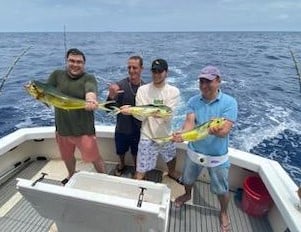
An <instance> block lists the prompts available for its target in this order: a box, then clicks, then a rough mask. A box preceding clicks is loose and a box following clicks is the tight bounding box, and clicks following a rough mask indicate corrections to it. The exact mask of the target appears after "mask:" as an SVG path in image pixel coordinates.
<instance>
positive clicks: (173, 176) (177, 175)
mask: <svg viewBox="0 0 301 232" xmlns="http://www.w3.org/2000/svg"><path fill="white" fill-rule="evenodd" d="M167 175H168V177H169V178H171V179H174V180H178V179H179V178H180V177H181V174H180V173H179V172H177V171H173V172H169V173H168V174H167Z"/></svg>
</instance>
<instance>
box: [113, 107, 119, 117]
mask: <svg viewBox="0 0 301 232" xmlns="http://www.w3.org/2000/svg"><path fill="white" fill-rule="evenodd" d="M111 108H113V110H112V111H111V113H112V114H113V115H117V114H119V113H120V108H118V107H117V106H112V107H111Z"/></svg>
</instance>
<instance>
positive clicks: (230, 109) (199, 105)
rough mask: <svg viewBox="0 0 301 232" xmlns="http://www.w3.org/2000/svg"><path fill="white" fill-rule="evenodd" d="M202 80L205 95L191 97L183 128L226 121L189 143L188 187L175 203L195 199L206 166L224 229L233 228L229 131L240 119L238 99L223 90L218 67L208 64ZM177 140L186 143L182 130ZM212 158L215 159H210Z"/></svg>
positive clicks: (185, 179)
mask: <svg viewBox="0 0 301 232" xmlns="http://www.w3.org/2000/svg"><path fill="white" fill-rule="evenodd" d="M198 79H199V86H200V91H201V94H197V95H195V96H193V97H191V98H190V99H189V101H188V103H187V114H186V120H185V122H184V125H183V130H182V131H188V130H191V129H192V128H194V127H195V126H198V125H201V124H203V123H204V122H207V121H209V120H211V119H213V118H220V117H222V118H225V119H226V123H225V124H224V125H223V126H221V127H219V128H210V131H209V134H210V135H209V136H208V137H207V138H205V139H203V140H198V141H194V142H189V143H188V149H187V156H186V160H185V165H184V170H183V174H182V177H181V178H180V181H181V182H182V183H183V184H184V186H185V193H184V194H183V195H181V196H179V197H178V198H176V200H175V205H176V206H177V207H181V206H182V205H183V204H184V203H185V202H186V201H188V200H190V199H191V190H192V186H193V184H194V182H195V181H196V180H197V178H198V176H199V175H200V173H201V171H202V169H203V167H206V168H207V169H208V171H209V175H210V190H211V192H212V193H214V194H216V195H217V197H218V200H219V202H220V206H221V211H220V214H219V219H220V228H221V231H230V227H231V226H230V221H229V216H228V214H227V208H228V203H229V184H228V174H229V168H230V162H229V159H228V154H227V153H228V144H229V133H230V131H231V129H232V127H233V124H234V122H235V121H236V119H237V102H236V100H235V99H234V98H233V97H231V96H229V95H227V94H224V93H222V91H221V90H220V83H221V74H220V71H219V70H218V68H216V67H214V66H206V67H205V68H203V69H202V70H201V73H200V74H199V76H198ZM173 140H174V141H175V142H183V138H182V137H181V134H180V133H175V134H174V138H173ZM212 157H213V158H212ZM212 159H214V160H215V162H210V160H212ZM203 161H209V162H203Z"/></svg>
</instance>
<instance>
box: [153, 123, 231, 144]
mask: <svg viewBox="0 0 301 232" xmlns="http://www.w3.org/2000/svg"><path fill="white" fill-rule="evenodd" d="M225 121H226V120H225V119H224V118H214V119H212V120H210V121H208V122H205V123H203V124H201V125H199V126H196V127H194V128H193V129H191V130H189V131H185V132H181V133H180V134H181V135H182V138H183V140H184V141H191V142H193V141H197V140H202V139H204V138H206V137H207V136H208V135H209V129H210V128H214V127H220V126H223V125H224V123H225ZM152 140H153V141H155V142H156V143H167V142H170V141H172V135H170V136H166V137H160V138H152Z"/></svg>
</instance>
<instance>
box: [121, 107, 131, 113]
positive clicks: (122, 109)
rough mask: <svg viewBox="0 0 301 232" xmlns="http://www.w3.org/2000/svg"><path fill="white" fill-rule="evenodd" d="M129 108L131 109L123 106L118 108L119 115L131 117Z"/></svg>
mask: <svg viewBox="0 0 301 232" xmlns="http://www.w3.org/2000/svg"><path fill="white" fill-rule="evenodd" d="M130 107H131V105H123V106H121V107H120V113H122V114H124V115H131V112H130Z"/></svg>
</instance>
